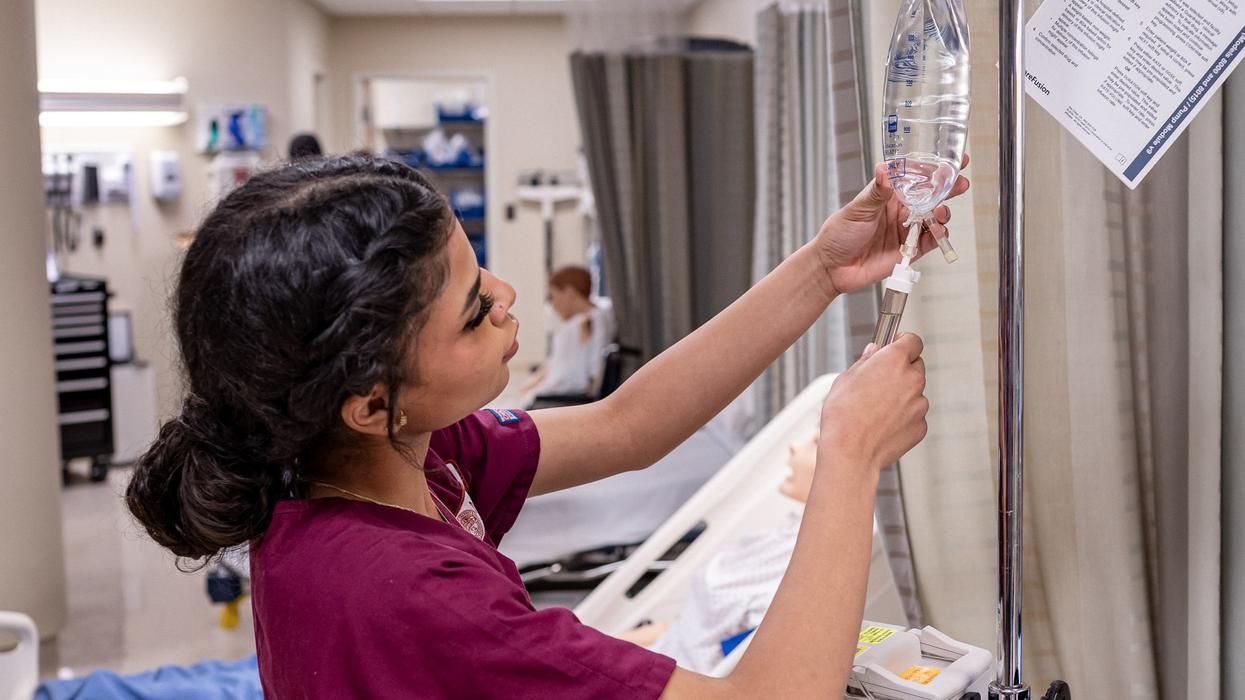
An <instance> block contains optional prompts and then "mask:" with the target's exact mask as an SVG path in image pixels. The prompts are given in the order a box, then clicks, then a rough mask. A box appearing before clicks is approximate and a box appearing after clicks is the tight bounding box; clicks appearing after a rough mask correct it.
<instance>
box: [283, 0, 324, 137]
mask: <svg viewBox="0 0 1245 700" xmlns="http://www.w3.org/2000/svg"><path fill="white" fill-rule="evenodd" d="M284 2H285V3H286V6H287V8H288V13H289V14H288V20H287V25H286V26H287V32H286V36H287V37H288V38H289V39H288V40H289V55H290V62H289V82H290V123H289V132H290V133H291V134H296V133H299V132H304V131H309V132H313V133H316V134H318V135H320V136H321V137H322V138H323V135H324V134H325V133H327V132H329V131H331V130H332V125H331V123H330V113H331V112H332V108H331V105H330V104H329V103H328V99H327V98H328V94H329V86H328V84H327V81H328V56H329V18H328V16H327V15H325V14H324V12H322V11H321V10H320V9H319V8H317V7H315V6H314V5H312V4H310V3H309V2H306V0H284ZM317 78H319V80H320V81H321V85H320V86H319V87H317Z"/></svg>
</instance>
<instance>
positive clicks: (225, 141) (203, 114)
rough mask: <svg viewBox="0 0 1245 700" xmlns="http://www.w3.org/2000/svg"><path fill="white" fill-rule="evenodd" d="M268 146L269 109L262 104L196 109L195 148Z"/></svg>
mask: <svg viewBox="0 0 1245 700" xmlns="http://www.w3.org/2000/svg"><path fill="white" fill-rule="evenodd" d="M266 145H268V110H267V109H266V108H265V107H264V106H263V105H261V104H254V103H252V104H242V103H239V104H217V105H200V106H199V107H198V108H197V109H196V110H195V150H197V151H199V152H200V153H221V152H223V151H259V150H262V149H263V148H264V147H265V146H266Z"/></svg>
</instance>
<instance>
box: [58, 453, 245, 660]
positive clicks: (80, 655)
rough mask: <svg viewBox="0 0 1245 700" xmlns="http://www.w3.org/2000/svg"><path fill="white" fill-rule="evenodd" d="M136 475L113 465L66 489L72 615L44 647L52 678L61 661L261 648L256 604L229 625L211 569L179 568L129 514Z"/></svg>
mask: <svg viewBox="0 0 1245 700" xmlns="http://www.w3.org/2000/svg"><path fill="white" fill-rule="evenodd" d="M129 476H130V471H129V470H128V469H113V470H111V471H110V472H109V477H108V480H107V481H106V482H104V483H101V484H93V483H89V482H87V481H85V480H75V482H74V483H73V484H71V485H70V486H68V487H66V488H65V489H64V491H63V492H62V497H61V503H62V510H63V517H64V525H65V573H66V578H67V592H68V598H69V602H68V604H69V615H68V618H67V619H68V621H67V623H66V625H65V628H64V629H63V630H62V631H61V633H60V634H59V635H58V636H57V638H56V639H55V640H54V641H52V642H50V643H47V644H44V645H43V648H42V649H41V650H40V663H39V666H40V671H41V672H42V673H43V675H44V676H45V677H46V676H51V675H55V674H56V673H57V671H58V669H61V668H68V669H70V670H72V671H73V672H74V673H75V674H79V675H80V674H83V673H86V672H89V671H91V670H93V669H99V668H107V669H111V670H114V671H118V672H120V673H134V672H139V671H144V670H149V669H151V668H154V667H156V666H160V665H162V664H190V663H194V662H197V661H202V660H205V659H237V658H241V657H243V656H246V655H248V654H252V653H254V651H255V638H254V633H253V630H252V627H251V611H250V607H249V606H246V605H243V606H242V616H241V617H242V619H241V624H240V625H239V626H238V627H237V628H236V629H232V630H226V629H222V628H221V626H220V624H219V614H220V608H218V607H215V606H213V605H211V603H210V602H209V601H208V599H207V593H206V588H205V583H204V579H205V574H204V573H203V572H201V571H200V572H192V573H183V572H181V571H179V570H178V569H177V565H176V561H175V558H174V557H173V555H171V554H169V553H167V552H166V551H165V550H163V549H161V548H160V547H159V546H158V545H156V544H155V543H154V542H152V541H151V540H149V539H148V538H147V537H146V535H145V534H144V533H143V532H142V531H141V529H140V528H139V527H138V526H137V525H136V524H135V523H134V521H133V520H132V519H131V518H130V515H129V513H128V511H126V510H125V504H124V502H123V500H122V494H123V493H124V491H125V485H126V483H127V482H128V480H129Z"/></svg>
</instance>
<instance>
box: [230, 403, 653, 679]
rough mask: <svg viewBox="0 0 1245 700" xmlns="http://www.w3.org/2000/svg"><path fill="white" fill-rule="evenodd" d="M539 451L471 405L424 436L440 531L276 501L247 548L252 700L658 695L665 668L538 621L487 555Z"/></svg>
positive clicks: (637, 650) (530, 435) (570, 626)
mask: <svg viewBox="0 0 1245 700" xmlns="http://www.w3.org/2000/svg"><path fill="white" fill-rule="evenodd" d="M539 457H540V436H539V435H538V433H537V431H536V426H535V425H534V424H533V423H532V420H531V418H530V417H529V416H527V414H525V413H523V412H521V411H489V410H486V411H480V412H478V413H475V414H473V415H471V416H468V417H467V418H465V419H464V420H463V421H461V422H459V423H457V424H455V425H453V426H451V427H449V428H446V429H445V430H441V431H438V432H437V433H434V434H433V437H432V444H431V449H430V450H429V452H428V457H427V460H426V462H425V470H426V472H427V476H428V484H429V486H430V487H431V488H432V491H433V495H434V496H435V497H436V500H437V501H438V502H439V503H438V505H439V506H440V507H441V508H442V513H443V515H445V516H447V520H448V522H441V521H439V520H435V519H433V518H429V517H425V516H422V515H418V514H416V513H411V512H408V511H405V510H401V509H398V508H390V507H386V506H380V505H375V504H372V503H364V502H360V501H354V500H347V499H343V498H321V499H314V500H295V501H283V502H281V503H279V504H278V505H277V508H276V513H275V514H274V515H273V518H272V523H271V524H270V525H269V526H268V530H267V532H266V533H265V534H264V537H263V540H262V542H260V543H258V544H257V545H256V546H254V547H253V548H252V551H251V576H252V579H251V587H252V603H251V604H252V608H253V610H254V613H255V641H256V646H257V650H258V653H259V671H260V677H261V679H262V680H263V685H264V695H265V697H266V698H268V700H282V699H284V698H333V699H338V698H473V699H474V698H542V699H556V698H598V699H600V698H656V697H659V696H660V695H661V693H662V690H663V689H664V688H665V686H666V683H667V682H668V681H669V679H670V675H671V674H672V673H673V672H674V661H673V660H672V659H670V658H669V657H666V656H662V655H660V654H656V653H653V652H650V651H648V650H646V649H644V648H642V647H639V646H636V645H634V644H631V643H629V642H624V641H620V640H618V639H614V638H613V637H610V636H608V635H605V634H602V633H601V632H598V631H596V630H594V629H592V628H590V627H587V626H585V625H583V624H581V623H580V622H579V621H578V620H577V619H576V618H575V616H574V615H573V614H572V613H571V611H569V610H566V609H561V608H553V609H546V610H540V611H537V610H536V609H535V608H534V607H533V606H532V601H531V598H529V597H528V594H527V591H526V590H525V589H524V588H523V584H522V581H521V580H520V578H519V573H518V571H517V570H516V569H515V566H514V563H513V562H511V561H510V560H509V559H507V558H506V557H505V556H503V555H502V554H501V553H499V552H498V551H497V542H498V541H500V540H501V537H502V535H504V534H505V533H506V531H507V530H508V529H510V526H511V525H512V524H513V523H514V520H515V518H516V517H517V516H518V514H519V509H520V507H522V505H523V501H524V500H525V499H526V498H527V493H528V489H529V488H530V487H531V485H532V477H533V476H534V475H535V471H536V464H537V461H538V460H539ZM447 464H448V466H447ZM463 482H466V483H465V486H466V488H465V489H464V487H463V486H464V485H463ZM472 505H474V509H473V508H472ZM476 514H478V517H477V516H476ZM480 521H482V524H483V528H484V532H483V533H481V532H480V531H479V530H480V528H479V524H480ZM465 526H466V527H471V528H472V529H473V530H475V533H476V534H472V533H471V532H470V531H468V529H465ZM481 534H483V539H480V538H479V535H481Z"/></svg>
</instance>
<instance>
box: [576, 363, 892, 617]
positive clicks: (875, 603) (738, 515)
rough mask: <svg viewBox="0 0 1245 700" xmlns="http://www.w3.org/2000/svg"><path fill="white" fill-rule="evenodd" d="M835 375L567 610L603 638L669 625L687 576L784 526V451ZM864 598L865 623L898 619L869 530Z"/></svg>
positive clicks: (808, 392) (805, 433) (885, 566)
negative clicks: (688, 538) (673, 552)
mask: <svg viewBox="0 0 1245 700" xmlns="http://www.w3.org/2000/svg"><path fill="white" fill-rule="evenodd" d="M836 376H837V375H826V376H823V377H820V378H818V379H816V380H814V381H813V382H812V383H811V384H809V386H808V388H806V389H805V390H804V391H803V392H801V393H800V395H799V396H797V397H796V398H795V400H793V401H792V402H791V403H790V404H788V405H787V407H786V408H784V409H783V410H782V412H781V413H779V414H778V415H777V416H775V417H774V419H773V420H771V421H770V422H769V424H768V425H766V426H765V427H764V428H763V429H762V430H761V431H760V432H759V433H757V434H756V436H755V437H753V438H752V440H750V441H749V442H748V443H747V444H746V445H744V447H743V448H742V449H741V450H740V451H739V452H738V453H736V454H735V456H734V457H733V458H732V459H731V460H730V461H729V462H727V463H726V465H725V466H724V467H722V468H721V469H720V470H719V471H718V473H717V474H716V475H714V476H713V478H711V479H710V480H709V481H708V482H707V483H706V484H705V485H704V486H703V487H702V488H701V489H700V490H699V491H698V492H697V493H696V494H695V495H694V496H692V497H691V498H690V499H688V501H687V502H686V503H685V504H684V505H683V507H682V508H680V509H679V510H678V511H677V512H676V513H675V514H674V515H673V516H672V517H671V518H670V519H669V520H667V521H666V523H665V524H664V525H662V526H661V527H660V528H658V529H657V531H656V532H654V533H653V534H652V536H651V537H649V538H648V539H647V540H646V541H645V542H644V544H643V545H641V546H640V547H639V548H638V549H636V551H635V552H634V553H633V554H632V555H631V557H630V558H629V559H628V560H627V561H626V562H625V563H624V564H623V565H622V566H621V567H619V569H618V570H617V571H615V572H614V573H613V574H612V575H611V576H610V577H609V578H607V579H605V581H603V582H602V583H601V585H599V586H597V588H596V590H594V591H593V592H592V593H591V594H590V595H589V596H588V597H587V598H585V599H584V601H583V603H581V604H580V605H579V607H578V608H576V610H575V613H576V615H578V616H579V619H580V620H582V621H583V622H585V623H586V624H589V625H592V626H593V627H596V628H598V629H600V630H602V631H604V632H606V633H609V634H621V633H623V632H626V631H628V630H630V629H632V628H634V627H636V626H637V625H639V624H640V623H642V622H644V621H652V620H673V619H674V617H675V616H676V615H677V614H678V611H679V607H680V605H681V603H682V601H683V599H684V597H685V596H686V594H687V589H688V587H689V585H690V584H691V580H692V576H693V575H694V574H695V572H696V571H697V570H698V569H700V568H702V567H703V566H704V565H705V563H706V562H707V561H708V560H709V559H710V558H711V557H712V556H713V555H714V554H716V553H717V552H718V551H719V550H721V549H722V547H723V546H724V545H727V544H730V543H731V542H734V541H736V540H738V539H739V538H741V537H743V536H745V535H747V534H750V533H754V532H757V531H761V530H767V529H771V528H778V527H782V526H783V524H784V523H786V522H789V521H790V519H791V518H792V516H793V515H795V514H797V513H798V512H799V510H800V508H801V506H800V504H798V503H796V502H795V501H793V500H791V499H790V498H787V497H786V496H783V495H782V494H780V493H778V486H779V484H781V483H782V482H783V480H784V479H785V478H786V477H787V467H786V462H787V451H788V447H789V446H791V445H793V444H795V443H798V442H801V441H805V440H808V439H809V438H811V437H812V436H813V435H814V434H815V433H816V430H817V425H818V420H819V418H820V416H821V405H822V403H823V402H824V401H825V398H826V394H827V393H828V392H829V390H830V385H831V384H833V383H834V379H835V377H836ZM698 527H703V528H704V531H703V532H702V533H701V534H700V535H699V536H698V537H697V538H696V539H695V540H694V541H693V542H692V543H691V544H690V545H688V547H687V548H686V549H685V550H684V552H683V554H682V555H681V556H679V558H678V559H676V560H674V561H673V562H670V563H669V564H667V565H665V566H656V567H655V566H654V564H655V563H656V562H657V561H658V560H659V559H661V557H662V555H663V554H665V553H666V551H667V550H669V549H670V548H671V547H672V546H673V545H674V544H675V543H676V542H678V541H679V540H681V539H683V537H684V535H685V534H686V533H688V532H689V531H691V530H693V529H695V528H698ZM654 568H657V569H663V571H662V572H661V573H660V574H659V575H657V577H656V578H655V579H653V580H652V582H651V583H649V584H648V585H647V586H645V587H644V588H643V589H642V590H640V591H639V592H638V593H634V594H633V593H630V591H632V589H633V588H634V587H636V584H637V583H639V582H640V580H641V579H642V578H644V577H645V576H646V575H650V574H649V571H650V569H654ZM868 595H869V597H868V602H867V604H866V608H865V615H866V616H867V617H868V618H869V619H874V620H887V621H892V622H899V621H902V620H905V619H906V617H905V615H904V612H903V605H902V603H901V601H900V598H899V592H898V590H897V589H896V587H895V579H894V577H893V576H892V575H891V572H890V565H889V563H888V562H887V558H886V553H885V551H884V550H883V549H882V540H881V537H880V534H879V533H878V531H877V527H876V525H875V526H874V535H873V557H872V560H871V563H870V567H869V594H868Z"/></svg>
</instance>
